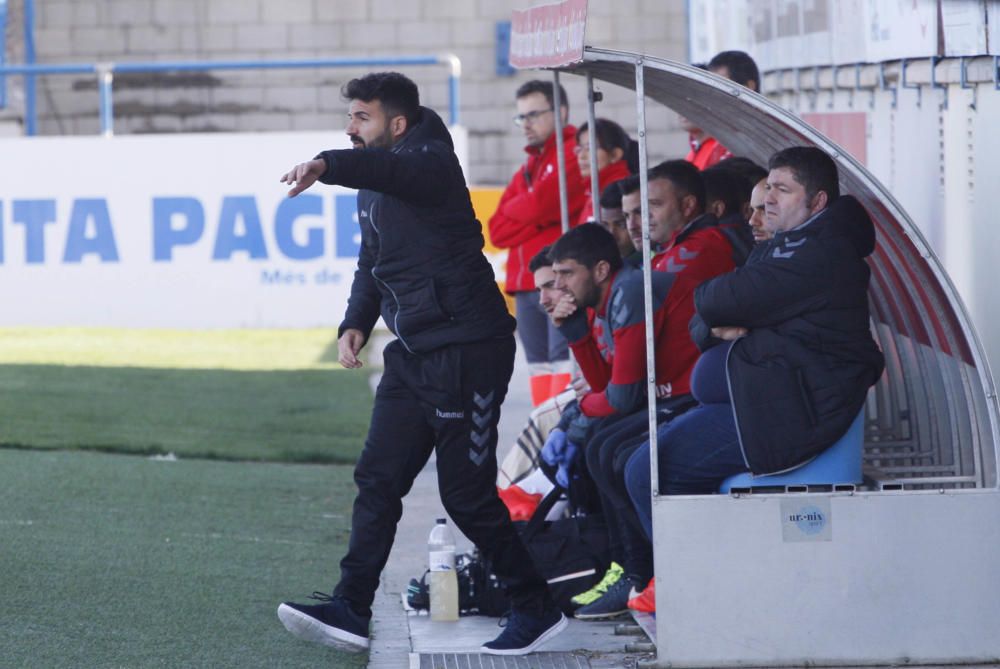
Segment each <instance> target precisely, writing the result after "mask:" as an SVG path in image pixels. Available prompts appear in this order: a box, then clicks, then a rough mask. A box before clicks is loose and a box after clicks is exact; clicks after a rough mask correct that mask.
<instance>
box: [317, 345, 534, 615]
mask: <svg viewBox="0 0 1000 669" xmlns="http://www.w3.org/2000/svg"><path fill="white" fill-rule="evenodd" d="M514 346H515V344H514V337H513V336H510V337H504V338H500V339H491V340H486V341H481V342H476V343H472V344H455V345H451V346H446V347H443V348H440V349H437V350H435V351H431V352H429V353H424V354H419V355H417V354H413V353H409V352H407V350H406V349H405V348H404V347H403V346H402V344H401V343H400V342H399V341H398V340H397V341H394V342H392V343H391V344H389V346H387V347H386V349H385V372H384V374H383V376H382V380H381V382H380V383H379V386H378V390H377V391H376V393H375V408H374V410H373V411H372V421H371V426H370V427H369V431H368V438H367V440H366V441H365V448H364V450H363V451H362V453H361V457H360V459H359V460H358V464H357V466H356V467H355V470H354V481H355V483H357V486H358V496H357V498H356V499H355V500H354V512H353V516H352V519H351V541H350V547H349V548H348V552H347V555H346V556H344V559H343V560H341V562H340V572H341V576H340V583H339V584H338V585H337V587H336V589H335V590H334V592H335V594H338V595H341V596H344V597H346V598H347V599H349V600H351V601H352V602H353V603H355V605H356V606H357V607H358V608H359V609H367V608H369V607H370V606H371V603H372V600H373V599H374V596H375V590H376V589H377V588H378V584H379V575H380V574H381V573H382V569H383V567H385V563H386V560H388V558H389V551H390V549H391V548H392V543H393V539H394V538H395V535H396V524H397V523H398V522H399V519H400V517H401V516H402V512H403V504H402V499H403V497H404V496H405V495H406V493H408V492H409V491H410V487H411V486H412V485H413V480H414V478H416V476H417V474H418V473H420V470H421V469H423V466H424V465H425V464H426V463H427V460H428V458H429V457H430V454H431V451H432V450H433V449H435V448H436V449H437V473H438V487H439V490H440V493H441V501H442V502H443V504H444V507H445V510H446V511H447V512H448V515H449V516H451V518H452V520H454V521H455V524H456V525H458V527H459V529H461V530H462V532H463V533H464V534H465V536H467V537H469V539H471V540H472V541H473V542H474V543H475V544H476V546H478V547H479V549H480V551H482V553H483V554H484V555H485V556H486V557H487V558H489V559H490V560H491V561H492V563H493V565H494V568H495V570H496V574H497V576H499V577H500V578H501V579H502V580H503V581H504V582H505V583H506V584H507V587H508V592H509V593H510V595H511V598H512V600H513V603H514V606H515V607H517V608H521V609H537V608H538V607H541V606H543V605H545V604H546V603H547V601H548V597H549V595H548V590H547V587H546V585H545V581H544V580H543V579H542V578H541V576H539V574H538V573H537V571H536V570H535V568H534V565H533V564H532V561H531V557H530V556H529V554H528V552H527V550H526V549H525V548H524V545H523V544H522V543H521V539H520V537H519V536H518V534H517V532H516V531H515V530H514V526H513V525H512V524H511V522H510V515H509V512H508V511H507V507H505V506H504V504H503V502H501V501H500V498H499V497H497V492H496V478H497V462H496V445H497V422H498V420H499V418H500V405H501V403H502V402H503V400H504V397H505V396H506V394H507V384H508V383H509V382H510V377H511V373H512V372H513V369H514ZM432 521H433V519H430V518H428V519H427V525H428V527H430V525H431V523H432ZM412 548H413V550H416V551H423V550H424V549H425V548H424V546H423V545H420V546H413V547H412Z"/></svg>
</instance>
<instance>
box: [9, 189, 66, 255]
mask: <svg viewBox="0 0 1000 669" xmlns="http://www.w3.org/2000/svg"><path fill="white" fill-rule="evenodd" d="M12 220H13V222H14V223H21V224H22V225H24V257H25V261H26V262H28V263H32V264H39V263H43V262H45V226H46V225H48V224H49V223H55V222H56V201H55V200H14V214H13V219H12Z"/></svg>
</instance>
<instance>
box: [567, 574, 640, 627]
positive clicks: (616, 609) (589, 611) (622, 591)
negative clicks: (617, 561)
mask: <svg viewBox="0 0 1000 669" xmlns="http://www.w3.org/2000/svg"><path fill="white" fill-rule="evenodd" d="M631 587H632V582H631V581H630V580H629V579H628V578H626V577H625V576H622V577H621V578H620V579H618V580H617V581H615V582H614V583H613V584H612V585H611V587H609V588H608V589H607V590H605V591H604V594H603V595H601V596H600V597H598V598H597V599H595V600H594V601H592V602H591V603H590V604H587V605H586V606H581V607H580V608H578V609H577V610H576V611H574V612H573V617H574V618H577V619H579V620H607V619H608V618H614V617H616V616H620V615H622V614H625V613H628V595H629V590H630V589H631Z"/></svg>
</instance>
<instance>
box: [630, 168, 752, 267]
mask: <svg viewBox="0 0 1000 669" xmlns="http://www.w3.org/2000/svg"><path fill="white" fill-rule="evenodd" d="M647 188H648V190H647V201H648V207H649V240H650V243H651V244H653V245H654V246H655V247H657V251H656V255H655V256H654V257H653V269H654V270H656V271H661V272H674V273H681V272H683V273H687V274H690V275H692V276H693V277H694V278H697V279H699V280H702V281H704V280H705V279H710V278H712V277H713V276H717V275H719V274H722V273H723V272H728V271H729V270H731V269H733V268H734V267H736V266H737V265H739V264H742V261H743V260H744V259H745V257H744V256H742V255H740V253H739V252H738V251H739V250H738V249H735V248H734V247H733V244H732V242H731V241H730V240H729V239H728V237H727V236H726V235H725V233H724V232H723V231H722V230H721V229H720V228H719V225H718V220H716V218H715V217H714V216H712V215H711V214H708V213H706V212H705V182H704V180H703V179H702V176H701V174H700V173H699V172H698V170H697V169H696V168H695V167H694V166H693V165H691V164H690V163H688V162H686V161H683V160H667V161H664V162H662V163H660V164H659V165H656V166H655V167H653V168H651V169H650V170H649V174H648V178H647ZM622 192H623V193H624V195H623V196H622V209H623V210H624V211H625V216H626V220H627V221H628V230H629V234H630V235H631V236H632V241H633V243H635V244H636V248H641V245H642V198H641V193H640V190H639V178H638V177H637V176H634V177H629V178H628V179H626V180H624V181H623V182H622Z"/></svg>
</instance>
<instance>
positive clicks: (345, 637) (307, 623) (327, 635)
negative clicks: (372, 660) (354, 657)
mask: <svg viewBox="0 0 1000 669" xmlns="http://www.w3.org/2000/svg"><path fill="white" fill-rule="evenodd" d="M278 619H279V620H280V621H281V624H282V625H284V626H285V629H286V630H288V631H289V632H291V633H292V634H294V635H295V636H297V637H298V638H300V639H304V640H305V641H312V642H313V643H320V644H323V645H324V646H330V647H331V648H336V649H337V650H342V651H344V652H347V653H363V652H365V651H366V650H368V639H367V637H363V636H358V635H357V634H351V633H350V632H347V631H345V630H342V629H339V628H337V627H332V626H330V625H327V624H324V623H321V622H320V621H318V620H316V619H315V618H313V617H312V616H307V615H306V614H304V613H302V612H301V611H298V610H296V609H293V608H292V607H290V606H288V605H286V604H282V605H281V606H279V607H278Z"/></svg>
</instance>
